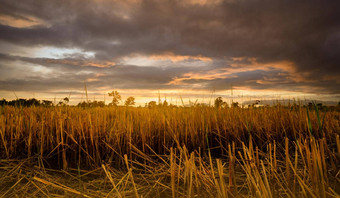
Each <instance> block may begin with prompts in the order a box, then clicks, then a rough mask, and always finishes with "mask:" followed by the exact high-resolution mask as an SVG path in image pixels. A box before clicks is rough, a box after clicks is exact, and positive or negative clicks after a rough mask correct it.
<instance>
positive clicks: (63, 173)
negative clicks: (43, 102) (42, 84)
mask: <svg viewBox="0 0 340 198" xmlns="http://www.w3.org/2000/svg"><path fill="white" fill-rule="evenodd" d="M339 123H340V113H339V111H323V112H321V111H319V110H318V109H317V107H315V109H309V110H308V109H307V108H302V107H294V108H293V107H289V108H288V107H284V106H280V105H277V106H275V107H261V108H247V109H242V108H234V107H233V108H228V107H215V108H214V107H208V106H195V107H168V106H152V107H149V108H136V107H128V105H127V106H125V107H119V106H111V107H96V108H80V107H70V106H60V107H11V106H4V107H0V135H1V137H0V138H1V140H0V156H1V160H0V178H1V179H0V194H2V195H3V197H16V196H19V197H23V196H24V197H28V196H31V197H37V196H38V197H55V196H69V197H74V196H80V197H105V196H107V197H142V196H143V197H159V196H165V197H197V196H198V197H239V196H251V197H278V196H283V197H336V196H337V193H338V194H339V184H340V180H339V174H340V172H339V170H340V166H339V164H340V140H339V132H340V126H339Z"/></svg>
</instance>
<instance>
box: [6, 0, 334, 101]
mask: <svg viewBox="0 0 340 198" xmlns="http://www.w3.org/2000/svg"><path fill="white" fill-rule="evenodd" d="M0 4H1V6H0V98H6V99H15V98H16V97H19V98H33V97H35V98H38V99H49V100H60V98H64V97H70V100H71V103H73V104H76V103H78V102H80V101H83V100H85V94H84V92H85V87H86V90H87V92H88V97H89V99H90V100H105V101H106V102H109V101H110V98H109V96H108V95H107V93H108V92H110V91H112V90H118V91H119V92H120V93H121V95H122V96H123V99H125V98H127V97H128V96H134V97H135V98H136V102H137V104H144V103H145V102H147V101H150V100H156V99H157V98H158V97H159V96H161V98H162V99H163V100H165V99H166V100H167V101H168V102H172V103H174V104H175V103H179V102H180V101H179V100H180V99H179V98H182V99H184V100H185V101H189V100H191V101H195V100H196V99H198V100H199V101H200V102H204V103H207V102H208V101H211V98H215V97H217V96H221V97H223V98H224V99H225V100H226V101H227V102H228V101H231V100H233V101H234V100H235V101H236V100H240V101H242V100H243V101H245V100H252V99H261V100H270V99H299V100H305V99H313V100H323V101H339V100H340V12H339V9H340V1H338V0H301V1H296V0H226V1H223V0H49V1H46V0H25V1H16V0H0Z"/></svg>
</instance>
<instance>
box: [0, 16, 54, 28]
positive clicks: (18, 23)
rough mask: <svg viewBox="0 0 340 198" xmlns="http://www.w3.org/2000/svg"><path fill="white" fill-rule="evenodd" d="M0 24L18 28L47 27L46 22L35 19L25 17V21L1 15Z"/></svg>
mask: <svg viewBox="0 0 340 198" xmlns="http://www.w3.org/2000/svg"><path fill="white" fill-rule="evenodd" d="M0 24H2V25H8V26H12V27H17V28H26V27H32V26H35V25H47V24H46V22H44V21H43V20H40V19H38V18H35V17H31V16H25V19H22V18H20V19H19V18H14V17H12V16H8V15H1V14H0Z"/></svg>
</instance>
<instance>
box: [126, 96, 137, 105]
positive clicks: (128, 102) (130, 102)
mask: <svg viewBox="0 0 340 198" xmlns="http://www.w3.org/2000/svg"><path fill="white" fill-rule="evenodd" d="M135 104H136V103H135V98H134V97H132V96H130V97H128V98H127V99H126V100H125V106H132V105H135Z"/></svg>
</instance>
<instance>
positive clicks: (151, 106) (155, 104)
mask: <svg viewBox="0 0 340 198" xmlns="http://www.w3.org/2000/svg"><path fill="white" fill-rule="evenodd" d="M156 106H157V103H156V101H150V102H149V103H148V107H149V108H154V107H156Z"/></svg>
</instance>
